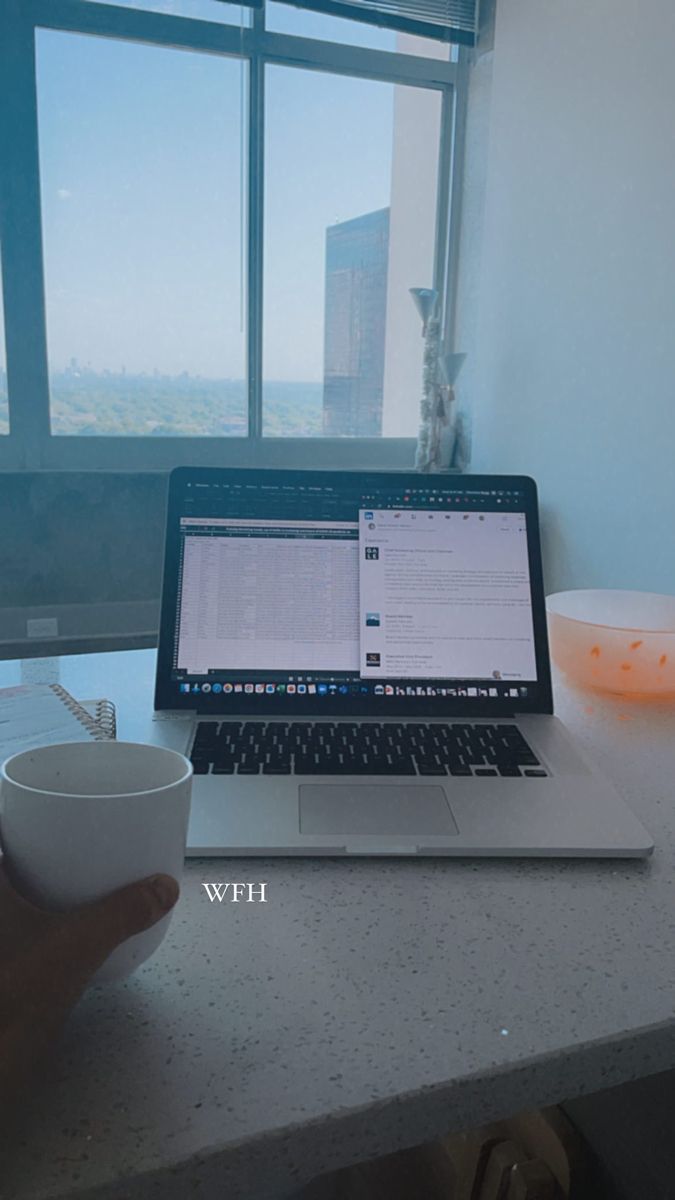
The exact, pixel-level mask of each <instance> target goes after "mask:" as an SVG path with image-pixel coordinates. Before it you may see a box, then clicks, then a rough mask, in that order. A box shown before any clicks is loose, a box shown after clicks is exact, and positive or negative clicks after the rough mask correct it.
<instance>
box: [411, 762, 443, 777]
mask: <svg viewBox="0 0 675 1200" xmlns="http://www.w3.org/2000/svg"><path fill="white" fill-rule="evenodd" d="M417 770H418V772H419V774H420V775H447V773H448V772H447V771H446V769H445V767H440V766H438V765H435V764H433V763H418V764H417Z"/></svg>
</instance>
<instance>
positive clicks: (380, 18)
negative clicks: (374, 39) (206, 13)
mask: <svg viewBox="0 0 675 1200" xmlns="http://www.w3.org/2000/svg"><path fill="white" fill-rule="evenodd" d="M221 2H225V3H227V2H228V0H221ZM229 2H231V0H229ZM245 2H246V3H248V4H250V5H251V7H258V5H262V3H263V0H245ZM292 2H293V3H294V5H295V7H296V8H309V9H311V10H312V11H313V12H320V13H327V14H328V15H330V16H333V17H346V18H347V19H348V20H351V21H364V22H366V23H367V24H368V25H381V26H384V27H385V28H387V29H397V30H399V31H400V32H401V33H412V34H416V35H417V36H419V37H430V38H435V39H436V40H437V41H442V42H459V43H460V44H462V45H465V46H475V45H476V43H477V41H478V22H479V16H480V13H479V9H480V0H300V2H298V0H292Z"/></svg>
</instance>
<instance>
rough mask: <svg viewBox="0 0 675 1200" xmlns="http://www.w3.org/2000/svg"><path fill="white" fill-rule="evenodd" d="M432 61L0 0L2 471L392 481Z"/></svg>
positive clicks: (441, 121)
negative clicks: (179, 470) (4, 261)
mask: <svg viewBox="0 0 675 1200" xmlns="http://www.w3.org/2000/svg"><path fill="white" fill-rule="evenodd" d="M193 18H196V19H193ZM352 25H354V26H358V28H357V29H356V30H352V29H351V26H352ZM349 43H352V44H349ZM453 57H454V56H453V55H452V53H451V51H450V50H449V48H448V47H447V46H443V45H441V44H440V43H435V42H433V41H431V40H427V39H421V38H417V37H410V36H408V35H401V34H393V33H390V32H389V31H387V30H380V29H377V28H375V27H372V28H371V27H369V26H367V25H363V24H361V23H358V22H351V21H342V20H338V19H336V18H329V17H323V16H321V15H320V14H315V13H310V12H306V11H302V10H291V9H289V8H288V6H285V5H281V4H277V3H273V2H272V0H270V3H269V4H268V5H267V9H266V10H265V9H263V10H259V9H258V10H253V9H248V8H239V7H238V6H234V5H229V4H224V3H219V2H217V0H111V2H110V3H108V4H105V5H103V4H102V3H101V2H100V0H21V2H19V0H6V3H3V4H0V107H2V108H3V110H5V111H6V112H7V114H8V128H11V129H12V130H13V137H12V138H11V139H6V141H5V143H4V144H3V151H2V152H3V156H4V157H5V159H6V160H7V161H5V162H3V163H2V169H1V170H0V201H1V203H0V217H1V221H2V224H1V227H0V233H1V234H2V238H3V241H4V242H5V243H6V241H7V239H8V238H9V239H12V254H11V256H8V257H9V258H11V271H8V274H7V278H6V280H5V304H6V306H10V305H11V306H12V307H13V315H14V314H16V316H17V319H16V320H14V321H13V323H12V329H16V328H25V329H27V330H28V334H27V336H26V337H25V338H16V337H13V338H12V340H11V343H10V345H9V346H8V351H7V353H8V356H9V357H10V359H11V362H10V367H11V370H10V377H11V379H12V389H11V393H10V395H9V396H7V367H6V362H5V354H4V345H3V340H2V324H1V322H0V434H3V435H5V436H2V437H0V465H9V466H14V465H18V464H20V463H24V462H29V463H31V464H32V465H35V466H36V467H45V468H50V467H59V468H77V467H107V468H115V467H119V468H124V469H161V468H166V467H169V466H172V465H174V464H176V463H181V462H183V463H188V462H193V463H200V462H201V463H227V462H232V463H240V464H260V465H265V464H269V465H272V464H278V465H298V466H301V465H306V463H307V461H308V457H307V455H308V446H309V442H308V439H311V446H312V449H311V462H312V464H313V465H330V466H339V465H354V466H368V465H371V466H390V467H396V466H407V465H409V464H410V462H411V461H412V454H413V443H414V438H415V436H416V432H417V425H418V408H419V394H420V390H421V381H422V351H423V342H422V338H421V336H420V334H421V324H420V320H419V317H418V315H417V313H416V311H415V308H414V305H413V303H412V300H411V298H410V295H409V289H410V288H411V287H431V286H435V287H436V288H437V289H438V290H439V293H440V294H441V295H442V296H448V297H451V296H452V286H451V280H452V274H453V271H454V263H453V262H452V256H451V254H450V249H451V247H452V246H453V245H454V238H453V236H451V229H452V221H453V212H452V203H451V196H452V192H451V181H452V179H453V172H454V177H455V178H457V169H458V164H457V163H456V162H455V163H453V147H454V144H455V141H456V121H457V114H458V112H459V111H460V110H461V105H459V100H458V97H459V96H460V91H461V86H462V79H463V74H462V71H461V70H460V67H459V65H458V64H457V63H456V62H455V61H453ZM8 180H11V186H10V185H9V184H8V182H7V181H8ZM446 307H447V306H446ZM1 316H2V310H1V309H0V318H1ZM445 319H446V325H447V327H448V328H449V327H450V324H451V321H450V319H449V316H448V314H447V313H446V314H445ZM15 418H18V419H17V420H16V421H15Z"/></svg>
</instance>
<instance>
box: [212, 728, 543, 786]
mask: <svg viewBox="0 0 675 1200" xmlns="http://www.w3.org/2000/svg"><path fill="white" fill-rule="evenodd" d="M191 758H192V763H193V766H194V771H195V774H196V775H208V774H213V775H232V774H235V773H236V774H238V775H260V774H263V775H434V776H442V775H446V776H447V775H458V776H465V777H469V776H471V777H475V776H477V777H479V778H484V777H489V776H494V777H500V776H501V777H504V776H507V777H516V776H518V777H521V776H526V777H531V778H536V777H539V778H541V777H543V776H545V775H546V774H547V772H546V771H545V770H544V768H543V767H542V766H541V764H540V762H539V760H538V759H537V756H536V755H535V754H534V752H533V751H532V749H531V747H530V746H528V744H527V742H526V740H525V738H524V737H523V735H522V733H521V732H520V730H519V729H518V728H517V727H516V726H515V725H490V724H482V723H481V724H480V725H473V724H467V723H466V722H464V723H462V724H448V725H436V724H424V723H421V722H415V723H414V724H412V723H404V722H403V723H400V724H399V723H389V722H387V723H386V724H379V723H378V722H376V721H360V722H358V724H357V723H354V724H350V723H347V722H342V721H340V722H328V721H316V722H312V721H292V722H285V721H221V722H218V721H200V722H199V724H198V725H197V732H196V734H195V739H194V743H193V747H192V754H191Z"/></svg>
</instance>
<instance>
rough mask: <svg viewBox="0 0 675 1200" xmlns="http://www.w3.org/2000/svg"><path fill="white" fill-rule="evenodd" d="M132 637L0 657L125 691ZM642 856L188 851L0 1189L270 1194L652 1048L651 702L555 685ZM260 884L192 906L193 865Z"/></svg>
mask: <svg viewBox="0 0 675 1200" xmlns="http://www.w3.org/2000/svg"><path fill="white" fill-rule="evenodd" d="M153 669H154V651H150V650H140V651H126V652H119V653H117V654H100V655H91V656H88V655H87V656H80V657H70V658H64V659H61V660H39V661H38V660H34V661H32V662H30V661H29V662H27V663H25V664H24V665H23V668H22V664H21V663H19V662H6V663H2V664H0V685H7V684H10V683H14V682H19V681H20V680H21V679H22V678H32V679H47V680H49V681H57V680H58V681H60V682H61V683H62V684H63V685H64V686H65V687H66V688H68V689H69V690H70V691H72V692H73V694H74V695H75V696H77V697H78V698H80V699H87V698H89V697H92V696H98V695H109V696H110V697H111V698H112V699H114V700H115V701H116V703H117V705H118V713H119V736H120V737H122V738H123V737H125V736H131V734H132V730H133V724H134V720H135V717H134V714H136V718H137V716H138V714H139V713H141V712H143V711H147V708H148V707H149V706H150V705H151V692H152V675H153ZM555 693H556V711H557V712H558V715H559V716H560V717H562V719H563V720H564V721H565V722H566V724H567V725H568V726H569V728H570V729H571V730H572V731H573V732H574V733H575V734H576V735H577V736H578V737H580V738H581V740H582V742H583V743H584V745H585V747H586V749H587V751H588V752H590V754H591V755H592V757H593V758H594V759H595V760H596V762H598V764H599V765H600V766H601V767H602V768H603V769H604V770H605V771H606V773H607V774H608V775H609V776H610V777H611V778H612V779H613V780H614V782H615V784H616V785H617V787H618V788H619V789H620V790H621V792H622V793H623V795H624V797H625V799H626V800H627V802H628V804H629V805H630V806H631V808H632V809H633V811H634V812H635V813H636V815H637V816H638V817H639V818H640V820H641V821H643V822H644V824H645V826H646V828H647V829H648V830H649V832H650V833H651V834H652V836H653V837H654V840H655V842H656V849H655V852H654V855H653V856H652V858H651V859H648V860H644V861H643V860H638V861H635V860H631V861H617V860H605V861H600V860H589V861H580V860H552V861H542V860H536V861H535V860H494V859H482V860H476V861H469V860H465V859H461V860H460V859H443V860H431V859H425V860H414V861H413V860H381V859H378V860H370V861H368V860H344V859H341V860H334V859H328V860H326V859H322V860H314V861H313V860H310V859H248V860H241V859H239V860H213V859H210V860H192V861H190V862H189V863H188V864H187V866H186V872H185V877H184V880H183V889H182V895H181V899H180V901H179V905H178V908H177V910H176V913H175V916H174V919H173V922H172V924H171V926H170V929H169V933H168V935H167V937H166V939H165V941H164V943H163V945H162V946H161V948H160V950H159V951H158V952H157V954H156V955H155V956H154V957H153V958H152V959H151V960H150V961H149V962H148V963H147V964H146V965H145V966H144V967H142V968H141V970H140V971H139V972H138V973H137V975H135V976H134V977H132V978H131V979H130V980H129V981H127V982H126V983H125V984H120V985H117V986H115V987H108V988H107V989H103V988H98V989H94V990H92V991H91V992H89V993H88V994H87V996H86V997H85V998H84V1000H83V1001H82V1002H81V1004H80V1005H79V1006H78V1008H77V1009H76V1011H75V1013H74V1014H73V1017H72V1019H71V1021H70V1024H69V1027H68V1032H67V1035H66V1038H65V1040H64V1043H63V1046H62V1048H61V1050H60V1053H59V1056H58V1058H57V1060H56V1062H55V1064H54V1066H53V1068H52V1069H51V1071H50V1073H49V1077H48V1080H47V1082H46V1084H45V1087H44V1089H43V1090H42V1091H41V1093H40V1094H39V1095H36V1096H35V1099H34V1102H33V1103H32V1105H31V1107H30V1110H29V1111H28V1112H27V1113H26V1114H25V1118H24V1119H23V1121H22V1124H21V1127H20V1130H19V1136H18V1138H17V1140H16V1142H15V1144H14V1145H13V1146H12V1147H10V1148H9V1149H8V1151H7V1152H6V1153H5V1154H4V1156H2V1157H1V1158H0V1181H1V1183H0V1192H1V1194H2V1197H3V1200H24V1198H25V1200H28V1198H29V1197H30V1200H47V1198H49V1200H57V1198H65V1197H76V1196H77V1197H80V1198H85V1197H86V1198H87V1200H89V1198H91V1200H94V1198H95V1200H108V1198H111V1200H112V1198H113V1197H115V1198H118V1200H121V1198H122V1197H124V1200H141V1198H142V1200H151V1198H152V1197H155V1196H156V1197H158V1198H159V1197H160V1196H161V1197H162V1200H184V1197H186V1196H188V1195H189V1196H190V1197H197V1198H199V1200H211V1198H213V1200H215V1198H216V1197H218V1200H222V1197H223V1196H231V1197H233V1200H235V1198H236V1200H268V1198H269V1200H272V1198H277V1197H281V1196H284V1195H288V1194H289V1193H290V1192H291V1191H292V1190H293V1188H294V1187H296V1186H298V1185H299V1184H301V1183H303V1182H304V1181H305V1180H306V1179H308V1178H310V1177H311V1176H312V1175H315V1174H317V1173H319V1172H321V1171H327V1170H331V1169H334V1168H336V1167H339V1166H343V1165H345V1164H347V1163H350V1162H354V1161H357V1160H358V1159H360V1158H364V1157H367V1156H370V1155H374V1154H381V1153H387V1152H389V1151H392V1150H394V1149H397V1148H400V1147H402V1146H405V1145H413V1144H415V1143H418V1142H421V1141H423V1140H429V1139H430V1138H433V1137H434V1136H437V1135H439V1134H441V1133H444V1132H447V1131H448V1130H449V1129H451V1128H461V1127H465V1126H471V1125H474V1124H476V1123H479V1122H482V1121H485V1120H491V1119H493V1118H496V1117H498V1116H502V1115H506V1114H508V1113H513V1112H516V1111H518V1110H519V1109H522V1108H525V1107H531V1106H538V1105H542V1104H547V1103H555V1102H559V1101H561V1100H563V1099H566V1098H571V1097H574V1096H577V1095H581V1094H584V1093H588V1092H592V1091H596V1090H599V1089H600V1088H604V1087H610V1086H611V1085H613V1084H616V1083H621V1082H624V1081H626V1080H629V1079H635V1078H638V1077H640V1076H644V1075H647V1074H650V1073H652V1072H656V1071H660V1070H665V1069H666V1068H670V1067H672V1066H673V1065H675V1019H674V1016H673V1008H674V1006H673V996H674V995H675V952H674V951H675V915H674V907H675V906H674V903H673V901H674V900H675V869H674V867H675V769H674V768H675V705H674V706H672V707H670V708H668V707H659V706H655V705H654V706H652V705H645V704H638V703H634V702H633V703H631V702H630V701H627V700H620V699H613V698H607V699H601V698H599V697H590V696H589V695H585V694H583V693H579V692H575V691H572V690H571V689H568V688H566V687H563V686H562V685H561V684H560V683H559V681H557V682H556V687H555ZM221 880H224V881H228V880H230V881H233V880H241V881H244V882H254V883H255V882H259V881H265V882H266V883H267V897H268V902H267V903H266V904H243V903H239V904H231V903H228V904H222V905H221V904H211V903H210V902H209V900H208V898H207V896H206V893H205V890H204V889H203V887H202V886H201V885H202V882H203V881H221Z"/></svg>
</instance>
